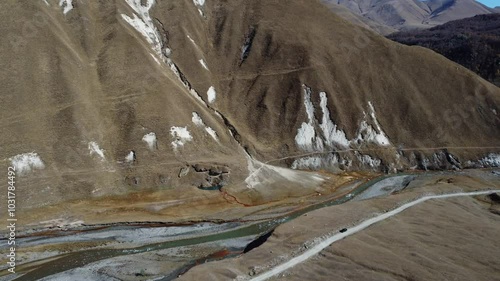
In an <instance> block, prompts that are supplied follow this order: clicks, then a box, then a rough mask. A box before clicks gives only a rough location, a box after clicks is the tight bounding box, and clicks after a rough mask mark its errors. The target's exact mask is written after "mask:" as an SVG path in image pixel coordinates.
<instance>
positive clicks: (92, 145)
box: [89, 141, 106, 160]
mask: <svg viewBox="0 0 500 281" xmlns="http://www.w3.org/2000/svg"><path fill="white" fill-rule="evenodd" d="M89 151H90V155H94V154H97V155H98V156H99V157H100V158H101V160H105V159H106V157H105V156H104V150H102V149H101V148H100V147H99V145H98V144H97V143H96V142H95V141H91V142H89Z"/></svg>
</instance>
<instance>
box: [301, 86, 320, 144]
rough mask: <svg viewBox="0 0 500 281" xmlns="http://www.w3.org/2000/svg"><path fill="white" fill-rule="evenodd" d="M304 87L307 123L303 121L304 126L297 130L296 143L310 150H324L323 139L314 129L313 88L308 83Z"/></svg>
mask: <svg viewBox="0 0 500 281" xmlns="http://www.w3.org/2000/svg"><path fill="white" fill-rule="evenodd" d="M302 87H303V89H304V106H305V108H306V114H307V123H306V122H303V123H302V126H301V127H300V128H299V129H298V130H297V135H296V136H295V143H297V146H298V147H299V148H300V149H302V150H305V151H308V152H313V151H322V150H323V141H322V140H321V138H319V137H317V136H316V130H315V129H314V124H315V123H316V119H315V118H314V105H313V104H312V101H311V88H309V87H307V86H306V85H302Z"/></svg>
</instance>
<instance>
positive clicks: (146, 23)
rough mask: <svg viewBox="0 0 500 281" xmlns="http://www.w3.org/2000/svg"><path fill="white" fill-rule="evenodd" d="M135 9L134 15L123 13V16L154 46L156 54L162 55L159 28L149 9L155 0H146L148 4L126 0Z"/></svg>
mask: <svg viewBox="0 0 500 281" xmlns="http://www.w3.org/2000/svg"><path fill="white" fill-rule="evenodd" d="M125 2H127V4H128V5H129V6H130V7H131V8H132V9H133V10H134V12H135V13H134V14H133V17H129V16H127V15H125V14H122V15H121V16H122V18H123V19H124V20H125V21H126V22H128V24H130V25H131V26H132V27H134V28H135V29H136V30H137V31H138V32H139V33H140V34H142V36H143V37H144V38H146V41H148V43H149V44H151V46H152V47H153V50H154V51H155V53H156V54H158V55H160V56H162V41H161V37H160V33H159V32H158V29H157V28H156V27H155V25H154V23H153V19H152V18H151V16H150V15H149V10H150V9H151V7H152V6H153V5H154V3H155V0H146V6H142V4H141V0H125Z"/></svg>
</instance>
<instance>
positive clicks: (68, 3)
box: [45, 0, 73, 15]
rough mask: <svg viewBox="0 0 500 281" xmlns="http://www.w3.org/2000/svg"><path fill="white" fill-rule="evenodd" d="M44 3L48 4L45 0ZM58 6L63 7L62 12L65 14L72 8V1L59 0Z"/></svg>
mask: <svg viewBox="0 0 500 281" xmlns="http://www.w3.org/2000/svg"><path fill="white" fill-rule="evenodd" d="M45 4H47V5H48V4H49V3H47V1H45ZM59 7H61V8H62V9H63V14H65V15H66V14H67V13H68V12H69V11H71V10H73V2H72V0H59Z"/></svg>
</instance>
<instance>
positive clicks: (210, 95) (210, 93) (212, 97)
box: [207, 86, 217, 103]
mask: <svg viewBox="0 0 500 281" xmlns="http://www.w3.org/2000/svg"><path fill="white" fill-rule="evenodd" d="M207 97H208V102H209V103H213V102H214V101H215V99H216V98H217V93H216V92H215V88H214V86H211V87H210V88H208V91H207Z"/></svg>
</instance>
